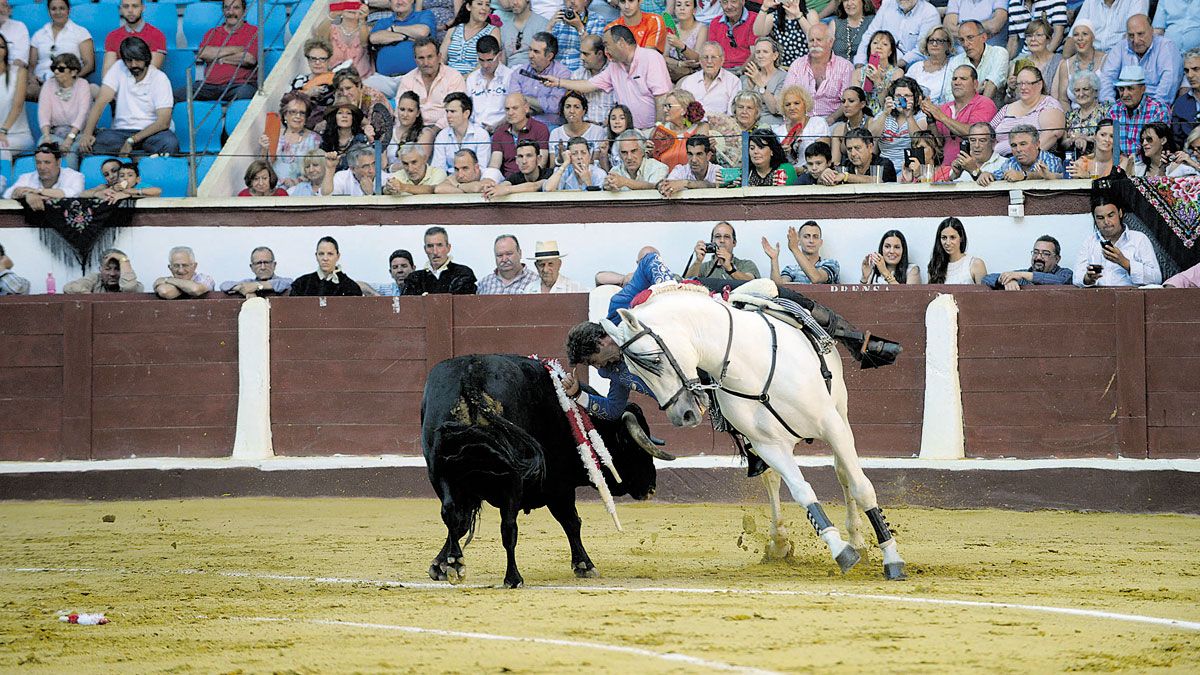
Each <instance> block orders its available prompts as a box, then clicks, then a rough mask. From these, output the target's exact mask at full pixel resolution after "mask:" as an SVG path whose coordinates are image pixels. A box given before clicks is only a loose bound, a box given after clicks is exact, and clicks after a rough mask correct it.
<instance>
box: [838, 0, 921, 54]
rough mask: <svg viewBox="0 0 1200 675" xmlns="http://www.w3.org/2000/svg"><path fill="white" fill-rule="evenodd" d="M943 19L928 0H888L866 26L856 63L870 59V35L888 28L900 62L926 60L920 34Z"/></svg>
mask: <svg viewBox="0 0 1200 675" xmlns="http://www.w3.org/2000/svg"><path fill="white" fill-rule="evenodd" d="M941 23H942V17H941V15H940V14H938V11H937V9H935V8H934V6H933V5H931V4H929V2H928V0H888V1H887V2H885V3H883V6H882V7H880V8H879V11H878V12H877V13H876V14H875V18H874V19H871V25H870V26H867V32H866V33H864V34H863V37H862V42H860V43H859V44H858V53H857V54H855V55H854V65H857V66H860V65H863V64H865V63H866V62H867V51H868V50H869V49H870V46H871V37H872V36H873V35H875V34H876V33H878V32H879V31H881V30H886V31H888V32H889V33H891V34H892V37H894V38H895V39H896V60H897V65H898V66H900V67H901V68H907V67H908V66H909V65H911V64H913V63H916V62H917V61H921V60H924V58H925V56H924V55H923V54H921V49H920V47H921V45H920V42H921V37H923V36H924V35H925V34H926V33H928V32H929V31H930V30H932V29H933V28H934V27H936V26H938V25H940V24H941Z"/></svg>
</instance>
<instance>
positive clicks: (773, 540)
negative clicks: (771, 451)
mask: <svg viewBox="0 0 1200 675" xmlns="http://www.w3.org/2000/svg"><path fill="white" fill-rule="evenodd" d="M762 479H763V483H765V484H766V486H767V499H768V500H769V501H770V502H771V527H770V530H769V532H768V537H767V547H766V551H764V552H763V560H764V561H767V560H783V559H784V558H788V557H790V556H791V555H792V550H793V549H794V547H793V545H792V542H791V540H790V539H788V531H787V528H786V527H784V525H783V507H782V505H781V504H780V503H779V485H780V483H781V482H782V479H781V478H780V477H779V473H778V472H776V471H771V470H768V471H767V472H765V473H763V475H762Z"/></svg>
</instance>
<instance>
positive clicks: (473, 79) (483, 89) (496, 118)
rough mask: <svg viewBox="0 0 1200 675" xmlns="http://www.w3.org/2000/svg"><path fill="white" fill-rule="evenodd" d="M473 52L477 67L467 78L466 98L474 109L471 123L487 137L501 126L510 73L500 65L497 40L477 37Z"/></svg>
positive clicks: (509, 69)
mask: <svg viewBox="0 0 1200 675" xmlns="http://www.w3.org/2000/svg"><path fill="white" fill-rule="evenodd" d="M475 53H476V55H477V57H478V59H479V67H478V68H476V69H475V70H472V71H471V73H470V74H469V75H467V96H470V97H471V103H472V104H473V106H474V108H475V121H476V122H479V123H480V124H482V125H483V128H484V129H487V131H488V133H489V134H490V133H494V132H495V131H496V128H497V127H499V126H500V125H501V124H502V123H504V99H505V98H507V97H508V93H509V85H510V84H511V82H510V78H511V77H512V73H513V71H512V69H511V68H509V67H508V66H506V65H504V63H503V62H501V60H500V41H499V40H497V39H496V38H495V37H493V36H491V35H485V36H483V37H481V38H479V42H478V43H476V45H475ZM548 137H549V136H547V138H548Z"/></svg>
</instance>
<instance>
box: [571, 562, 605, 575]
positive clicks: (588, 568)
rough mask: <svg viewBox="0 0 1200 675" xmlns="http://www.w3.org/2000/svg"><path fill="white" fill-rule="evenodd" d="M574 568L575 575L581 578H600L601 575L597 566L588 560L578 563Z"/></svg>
mask: <svg viewBox="0 0 1200 675" xmlns="http://www.w3.org/2000/svg"><path fill="white" fill-rule="evenodd" d="M574 570H575V576H576V577H577V578H579V579H598V578H599V577H600V572H598V571H597V570H596V566H595V565H593V564H591V563H588V562H581V563H576V564H575V566H574Z"/></svg>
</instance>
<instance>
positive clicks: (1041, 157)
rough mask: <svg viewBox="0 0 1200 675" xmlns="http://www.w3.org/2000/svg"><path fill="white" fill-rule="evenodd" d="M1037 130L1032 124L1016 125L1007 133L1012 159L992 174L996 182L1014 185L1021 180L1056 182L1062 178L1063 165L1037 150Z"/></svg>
mask: <svg viewBox="0 0 1200 675" xmlns="http://www.w3.org/2000/svg"><path fill="white" fill-rule="evenodd" d="M1038 136H1039V134H1038V130H1037V127H1035V126H1033V125H1032V124H1018V125H1017V126H1015V127H1013V129H1012V131H1010V132H1008V143H1009V145H1011V146H1012V151H1013V154H1012V157H1009V158H1008V161H1007V162H1005V163H1004V165H1003V166H1001V167H1000V168H999V169H996V170H995V171H994V172H993V174H992V175H993V177H995V179H996V180H1006V181H1008V182H1010V183H1016V182H1019V181H1023V180H1037V179H1039V178H1040V179H1042V180H1056V179H1058V178H1062V177H1063V163H1062V160H1061V159H1059V158H1058V157H1057V156H1056V155H1052V154H1050V153H1049V152H1046V151H1044V150H1041V151H1039V149H1038Z"/></svg>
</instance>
